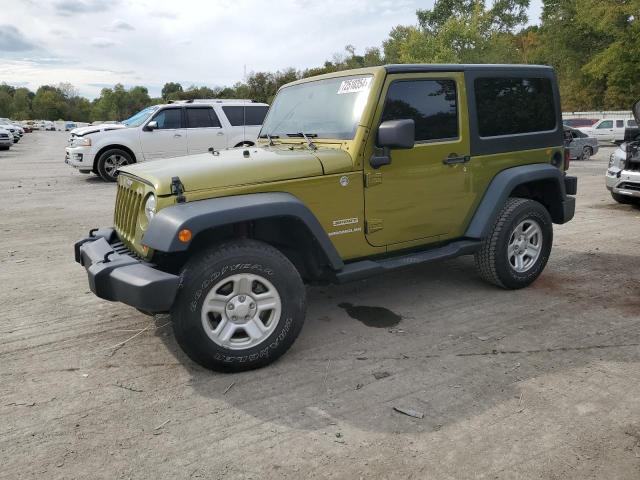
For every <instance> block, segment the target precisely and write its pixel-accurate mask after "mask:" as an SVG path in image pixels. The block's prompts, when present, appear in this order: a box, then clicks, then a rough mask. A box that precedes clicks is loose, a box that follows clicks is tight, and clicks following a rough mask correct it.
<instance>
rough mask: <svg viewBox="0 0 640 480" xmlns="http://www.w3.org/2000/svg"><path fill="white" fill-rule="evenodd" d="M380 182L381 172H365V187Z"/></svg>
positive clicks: (373, 185)
mask: <svg viewBox="0 0 640 480" xmlns="http://www.w3.org/2000/svg"><path fill="white" fill-rule="evenodd" d="M381 183H382V173H380V172H378V173H367V174H365V176H364V186H365V187H366V188H369V187H375V186H376V185H380V184H381Z"/></svg>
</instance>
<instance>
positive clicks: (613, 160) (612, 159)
mask: <svg viewBox="0 0 640 480" xmlns="http://www.w3.org/2000/svg"><path fill="white" fill-rule="evenodd" d="M615 161H616V157H615V155H614V154H613V153H612V154H611V155H609V168H611V167H613V163H614V162H615Z"/></svg>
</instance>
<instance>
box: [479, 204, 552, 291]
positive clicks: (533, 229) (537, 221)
mask: <svg viewBox="0 0 640 480" xmlns="http://www.w3.org/2000/svg"><path fill="white" fill-rule="evenodd" d="M552 243H553V226H552V222H551V216H550V215H549V212H548V211H547V209H546V208H545V207H544V206H543V205H542V204H540V203H539V202H536V201H535V200H529V199H526V198H509V199H508V200H507V202H506V203H505V205H504V207H503V208H502V211H501V212H500V214H499V215H498V218H497V219H496V222H495V224H494V225H493V228H492V230H491V232H490V233H489V235H488V236H487V238H485V239H484V241H483V243H482V246H481V248H480V250H479V251H478V252H477V253H476V255H475V260H476V266H477V268H478V271H479V272H480V275H481V276H482V278H484V279H485V280H486V281H488V282H490V283H493V284H494V285H497V286H499V287H502V288H507V289H518V288H524V287H526V286H528V285H530V284H531V283H532V282H533V281H534V280H535V279H536V278H538V276H539V275H540V274H541V273H542V270H543V269H544V267H545V265H546V264H547V260H548V259H549V254H550V253H551V244H552Z"/></svg>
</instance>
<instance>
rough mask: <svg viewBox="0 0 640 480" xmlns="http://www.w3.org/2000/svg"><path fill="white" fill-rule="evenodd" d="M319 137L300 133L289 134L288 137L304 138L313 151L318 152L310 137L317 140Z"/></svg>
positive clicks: (315, 134)
mask: <svg viewBox="0 0 640 480" xmlns="http://www.w3.org/2000/svg"><path fill="white" fill-rule="evenodd" d="M317 136H318V134H317V133H307V134H305V133H304V132H298V133H287V137H302V138H304V139H305V140H306V141H307V145H308V146H309V148H310V149H311V150H317V149H318V147H316V144H315V143H313V142H312V141H311V138H310V137H313V138H316V137H317Z"/></svg>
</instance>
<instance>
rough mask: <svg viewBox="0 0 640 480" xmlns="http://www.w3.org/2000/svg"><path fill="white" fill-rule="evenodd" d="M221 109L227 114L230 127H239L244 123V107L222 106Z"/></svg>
mask: <svg viewBox="0 0 640 480" xmlns="http://www.w3.org/2000/svg"><path fill="white" fill-rule="evenodd" d="M222 111H223V112H224V114H225V115H226V116H227V119H228V120H229V123H230V124H231V126H232V127H241V126H242V125H244V107H242V106H227V107H222Z"/></svg>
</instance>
